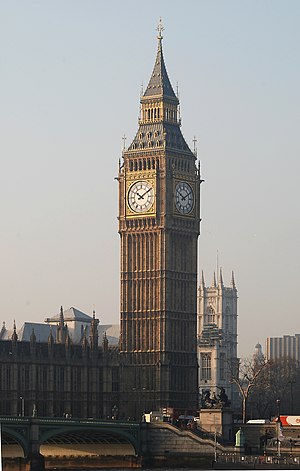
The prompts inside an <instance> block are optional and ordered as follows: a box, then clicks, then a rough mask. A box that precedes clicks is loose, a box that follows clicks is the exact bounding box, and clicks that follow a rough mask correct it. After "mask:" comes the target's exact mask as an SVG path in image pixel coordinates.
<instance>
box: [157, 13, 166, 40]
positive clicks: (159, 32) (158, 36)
mask: <svg viewBox="0 0 300 471" xmlns="http://www.w3.org/2000/svg"><path fill="white" fill-rule="evenodd" d="M164 29H165V28H164V27H163V24H162V19H161V16H160V17H159V22H158V26H157V28H156V31H158V35H157V39H159V40H160V41H161V40H162V38H163V36H162V34H161V33H162V32H163V31H164Z"/></svg>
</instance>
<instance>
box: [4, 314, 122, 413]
mask: <svg viewBox="0 0 300 471" xmlns="http://www.w3.org/2000/svg"><path fill="white" fill-rule="evenodd" d="M90 324H91V325H90V332H89V334H87V329H85V330H84V332H83V335H82V338H81V340H80V342H78V343H74V342H73V341H72V340H71V338H70V335H69V331H68V327H67V325H66V323H65V321H64V315H63V311H62V309H61V312H60V315H59V320H58V322H57V325H56V333H55V335H53V333H52V329H51V330H50V333H49V336H48V339H47V341H43V342H41V341H38V340H37V337H36V334H35V331H34V328H33V329H32V331H31V335H30V339H29V341H25V340H19V338H18V334H17V331H16V325H15V323H14V328H13V332H12V334H11V337H10V339H7V340H0V415H26V416H31V415H32V414H33V413H35V414H38V415H39V416H43V417H63V415H64V414H65V415H66V414H68V415H70V416H71V415H72V416H73V417H84V418H87V417H94V418H106V417H107V416H109V417H111V416H112V410H113V408H114V406H115V405H116V404H117V403H118V394H119V350H118V347H116V346H115V347H110V346H109V344H108V340H107V336H106V335H104V337H103V340H101V345H98V329H97V324H98V320H97V319H96V318H95V316H93V317H92V319H91V320H90ZM37 326H38V324H37ZM36 330H37V332H38V327H37V329H36ZM33 411H35V412H33Z"/></svg>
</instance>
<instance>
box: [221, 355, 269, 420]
mask: <svg viewBox="0 0 300 471" xmlns="http://www.w3.org/2000/svg"><path fill="white" fill-rule="evenodd" d="M267 365H268V362H267V361H266V359H265V358H261V359H260V360H259V361H257V360H256V361H254V360H253V359H252V358H245V359H238V361H237V362H235V364H232V365H230V374H231V382H232V383H234V384H236V386H237V388H238V390H239V393H240V396H241V399H242V417H243V423H246V420H247V405H248V400H249V397H250V396H251V394H252V393H253V391H254V389H255V387H256V386H257V383H258V379H259V377H260V375H261V374H262V372H263V371H264V370H265V369H266V368H267Z"/></svg>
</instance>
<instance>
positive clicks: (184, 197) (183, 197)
mask: <svg viewBox="0 0 300 471" xmlns="http://www.w3.org/2000/svg"><path fill="white" fill-rule="evenodd" d="M191 193H192V192H191V191H190V192H189V193H187V194H186V195H185V196H183V195H181V196H182V199H184V200H185V199H186V198H187V197H188V196H189V195H190V194H191Z"/></svg>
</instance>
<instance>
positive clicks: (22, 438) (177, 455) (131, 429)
mask: <svg viewBox="0 0 300 471" xmlns="http://www.w3.org/2000/svg"><path fill="white" fill-rule="evenodd" d="M0 422H1V429H2V450H3V451H4V452H5V449H6V450H8V451H10V452H11V451H12V450H16V448H17V449H18V452H19V453H20V451H21V452H22V453H21V455H20V454H19V455H13V454H12V453H11V454H10V455H9V454H6V455H5V453H4V455H3V456H4V458H5V457H8V456H22V457H23V458H22V459H23V461H25V463H26V468H24V469H26V470H27V469H29V470H30V471H43V470H44V469H45V457H46V462H48V461H49V460H51V459H53V460H54V461H55V463H56V462H58V461H59V459H64V460H68V464H65V465H64V466H63V467H64V468H66V469H67V467H68V466H69V467H72V468H75V467H76V466H77V467H78V462H79V460H80V457H81V458H82V459H87V457H88V459H94V460H95V464H96V465H95V466H94V468H95V469H97V468H99V467H101V466H102V465H103V463H108V461H109V459H110V460H114V463H115V464H116V463H117V466H115V467H118V468H124V467H126V460H127V464H128V462H131V463H133V462H134V463H135V465H137V464H142V465H143V466H146V467H152V466H157V465H160V466H161V467H163V466H166V465H170V466H174V465H178V463H183V464H184V465H190V467H193V466H197V467H201V466H202V467H204V468H205V466H206V467H207V466H208V464H209V463H210V460H211V459H212V457H213V456H214V453H216V451H217V450H218V452H220V453H224V452H225V451H226V452H228V451H232V450H228V449H227V450H226V449H225V448H224V447H223V446H222V445H220V444H216V443H215V442H214V441H213V440H211V439H209V438H204V437H203V436H200V435H199V433H195V432H193V431H190V430H180V429H178V428H177V427H174V426H172V425H170V424H168V423H161V422H159V423H153V424H152V423H145V422H141V423H138V422H129V421H128V422H126V421H119V420H96V419H59V418H47V417H44V418H41V417H0ZM71 459H73V463H75V466H72V464H71V463H70V460H71ZM97 460H98V462H96V461H97ZM105 460H106V461H105ZM118 460H119V461H118ZM122 460H123V461H122ZM128 460H129V461H128ZM99 463H100V465H99ZM110 464H111V463H110ZM82 467H83V466H82ZM106 467H109V466H106ZM18 469H21V468H18Z"/></svg>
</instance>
